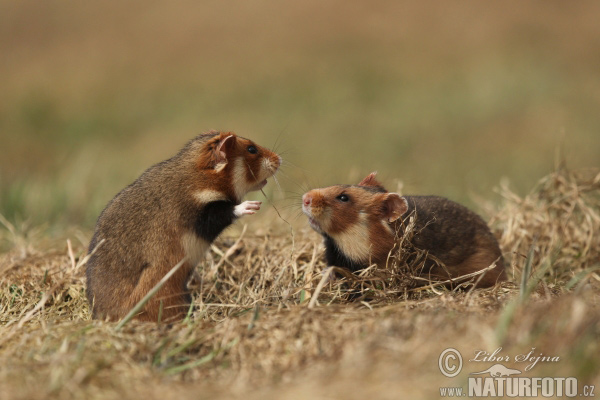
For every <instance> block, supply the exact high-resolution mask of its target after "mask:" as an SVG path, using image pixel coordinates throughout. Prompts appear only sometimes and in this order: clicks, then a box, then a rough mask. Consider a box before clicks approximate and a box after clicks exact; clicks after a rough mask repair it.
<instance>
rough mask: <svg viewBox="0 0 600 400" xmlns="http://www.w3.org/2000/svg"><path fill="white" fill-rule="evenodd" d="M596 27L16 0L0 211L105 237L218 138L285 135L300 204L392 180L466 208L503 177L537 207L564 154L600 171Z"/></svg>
mask: <svg viewBox="0 0 600 400" xmlns="http://www.w3.org/2000/svg"><path fill="white" fill-rule="evenodd" d="M599 20H600V2H597V1H578V2H565V1H527V2H522V1H505V2H482V1H463V2H445V1H419V2H416V1H411V2H408V1H364V2H363V1H361V2H346V1H323V0H319V1H297V2H281V1H272V0H264V1H256V2H253V1H250V2H221V1H207V2H197V1H181V2H158V1H139V2H131V1H118V2H117V1H103V2H59V1H0V91H1V96H0V149H1V150H0V214H2V215H4V216H5V217H7V218H8V219H9V220H11V221H17V222H18V221H24V220H28V221H30V222H31V223H44V222H46V223H48V224H50V225H53V226H54V225H56V226H58V225H73V224H75V225H79V226H82V227H84V228H85V229H91V228H92V227H93V224H94V221H95V219H96V217H97V216H98V214H99V212H100V211H101V209H102V208H103V206H104V205H105V204H106V203H107V201H108V200H110V198H112V197H113V196H114V195H115V194H116V193H117V192H118V191H119V190H120V189H121V188H122V187H124V186H125V185H127V184H128V183H130V182H131V181H132V180H133V179H135V177H137V176H138V175H139V174H140V173H141V172H142V171H143V170H144V169H145V168H147V167H148V166H150V165H151V164H153V163H156V162H158V161H160V160H163V159H165V158H168V157H170V156H171V155H172V154H174V153H175V152H176V151H177V150H178V149H179V148H180V147H181V146H182V145H183V144H184V143H185V142H186V141H187V140H188V139H190V138H191V137H193V136H194V135H196V134H198V133H202V132H205V131H208V130H210V129H219V130H233V131H235V132H237V133H238V134H240V135H242V136H246V137H249V138H252V139H254V140H255V141H256V142H258V143H259V144H262V145H265V146H272V145H273V144H274V143H275V141H276V140H277V139H278V138H279V142H280V145H279V146H278V149H279V150H287V151H286V152H285V153H284V154H283V155H284V158H285V159H286V160H288V161H290V164H289V165H288V166H287V167H286V168H285V169H284V170H283V173H284V174H285V176H284V174H281V175H280V181H281V183H282V186H283V187H284V189H286V190H289V191H293V192H301V191H302V189H303V188H308V187H311V186H317V185H319V186H321V185H329V184H334V183H349V182H350V180H358V179H360V178H361V177H362V176H363V175H366V174H367V173H368V172H370V171H372V170H378V171H379V173H380V177H381V179H382V180H383V181H384V182H385V183H386V184H388V185H389V186H390V188H391V189H396V187H395V180H396V179H400V180H402V181H403V183H404V192H405V193H424V194H425V193H436V194H441V195H445V196H448V197H451V198H453V199H456V200H459V201H463V202H466V203H471V202H472V201H473V198H474V196H475V197H476V196H481V197H484V198H486V199H489V200H492V201H497V200H498V195H496V194H494V193H493V192H492V188H493V187H494V186H497V185H498V183H499V181H500V180H501V178H502V177H507V178H509V180H510V182H511V183H512V184H513V186H514V187H515V188H516V189H517V191H518V192H520V193H524V192H525V191H526V190H527V189H529V188H530V187H531V185H532V184H534V183H535V182H536V181H537V180H538V179H539V178H540V177H541V176H542V175H544V174H546V173H548V172H549V171H551V170H552V169H553V166H554V163H555V160H556V149H557V148H561V149H562V150H563V153H564V156H565V158H566V160H567V162H568V165H569V166H571V167H574V168H575V167H597V166H598V165H599V164H600V163H599V162H598V160H599V159H600V135H599V132H600V23H599V22H598V21H599ZM268 188H270V189H269V190H273V185H269V186H268ZM288 195H290V194H288ZM290 196H293V195H290ZM259 197H260V196H259ZM282 201H283V200H282Z"/></svg>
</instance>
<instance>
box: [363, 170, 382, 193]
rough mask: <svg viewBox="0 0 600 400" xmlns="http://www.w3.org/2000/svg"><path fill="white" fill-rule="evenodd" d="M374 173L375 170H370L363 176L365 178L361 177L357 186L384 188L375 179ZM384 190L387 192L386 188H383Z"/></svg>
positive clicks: (375, 173) (375, 172)
mask: <svg viewBox="0 0 600 400" xmlns="http://www.w3.org/2000/svg"><path fill="white" fill-rule="evenodd" d="M376 175H377V171H374V172H371V173H370V174H369V175H367V176H366V177H365V179H363V180H362V181H360V182H359V184H358V186H370V187H374V188H379V189H382V190H385V188H384V187H383V185H382V184H381V183H380V182H379V181H378V180H377V179H375V176H376ZM385 191H386V192H387V190H385Z"/></svg>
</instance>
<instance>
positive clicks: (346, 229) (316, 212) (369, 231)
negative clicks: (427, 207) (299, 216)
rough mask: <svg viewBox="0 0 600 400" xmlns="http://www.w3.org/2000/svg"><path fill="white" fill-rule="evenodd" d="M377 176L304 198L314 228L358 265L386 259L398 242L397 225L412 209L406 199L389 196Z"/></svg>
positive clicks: (303, 208)
mask: <svg viewBox="0 0 600 400" xmlns="http://www.w3.org/2000/svg"><path fill="white" fill-rule="evenodd" d="M375 174H376V173H375V172H373V173H371V174H369V175H368V176H367V177H366V178H365V179H363V180H362V181H361V182H360V183H359V184H358V185H335V186H329V187H326V188H321V189H313V190H311V191H309V192H307V193H305V194H304V195H303V196H302V211H303V212H304V214H306V216H307V217H308V221H309V223H310V226H311V227H312V228H313V229H314V230H315V231H317V232H319V233H321V234H322V235H324V236H328V237H330V238H332V239H333V241H334V242H335V244H336V245H337V246H338V248H339V249H340V250H341V251H342V252H343V253H344V254H345V255H346V256H347V257H349V258H350V259H352V260H353V261H355V262H361V263H367V262H373V263H378V262H380V261H382V258H383V259H385V258H386V257H387V254H388V253H389V251H390V250H391V249H392V247H393V246H394V243H395V237H396V231H395V226H394V225H395V224H394V222H395V221H396V220H398V219H399V218H400V217H401V216H402V215H403V214H404V213H406V211H407V210H408V203H407V202H406V199H405V198H403V197H401V196H400V195H399V194H398V193H389V192H388V191H387V190H386V189H385V188H384V187H383V186H382V185H381V184H380V183H379V182H378V181H377V180H376V179H375Z"/></svg>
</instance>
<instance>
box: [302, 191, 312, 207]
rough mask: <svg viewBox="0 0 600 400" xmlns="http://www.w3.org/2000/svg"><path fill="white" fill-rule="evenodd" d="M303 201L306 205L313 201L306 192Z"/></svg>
mask: <svg viewBox="0 0 600 400" xmlns="http://www.w3.org/2000/svg"><path fill="white" fill-rule="evenodd" d="M302 202H303V203H304V205H305V206H310V203H311V202H312V197H310V195H309V194H308V193H306V194H305V195H304V196H302Z"/></svg>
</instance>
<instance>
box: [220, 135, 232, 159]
mask: <svg viewBox="0 0 600 400" xmlns="http://www.w3.org/2000/svg"><path fill="white" fill-rule="evenodd" d="M234 144H235V135H232V134H221V139H220V140H219V144H218V145H217V149H216V153H217V154H216V155H217V162H225V161H227V156H228V155H229V154H230V153H231V150H233V147H234Z"/></svg>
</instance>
